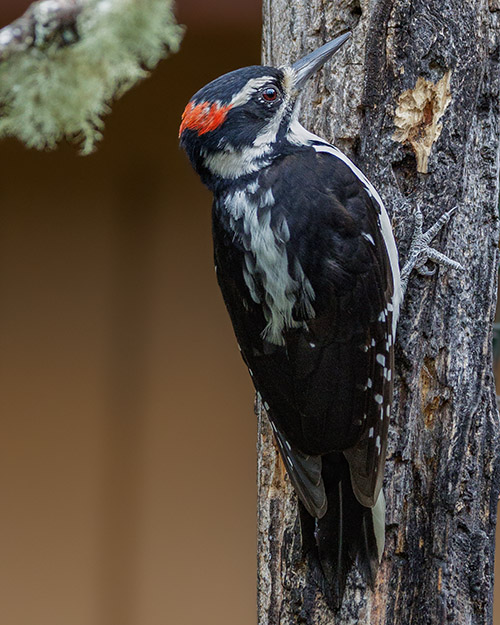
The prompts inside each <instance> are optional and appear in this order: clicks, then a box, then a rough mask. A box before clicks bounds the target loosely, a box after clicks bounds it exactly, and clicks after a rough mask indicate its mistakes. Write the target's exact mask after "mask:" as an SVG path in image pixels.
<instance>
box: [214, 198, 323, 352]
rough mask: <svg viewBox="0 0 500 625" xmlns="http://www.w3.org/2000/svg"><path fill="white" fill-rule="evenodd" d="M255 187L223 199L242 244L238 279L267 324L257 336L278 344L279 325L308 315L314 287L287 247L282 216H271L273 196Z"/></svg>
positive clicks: (298, 323) (294, 323) (290, 325)
mask: <svg viewBox="0 0 500 625" xmlns="http://www.w3.org/2000/svg"><path fill="white" fill-rule="evenodd" d="M256 190H257V189H256V187H253V188H247V189H245V190H243V191H236V192H234V193H232V194H231V195H228V196H227V197H226V198H225V200H224V209H225V211H226V213H227V215H228V217H229V225H230V227H231V229H232V230H233V232H234V236H235V237H236V238H237V239H238V240H239V241H240V242H241V243H242V244H243V248H244V265H243V268H242V271H243V279H244V281H245V284H246V287H247V289H248V292H249V295H250V297H251V299H252V300H253V301H254V302H255V303H256V304H260V305H261V306H262V310H263V313H264V317H265V320H266V322H267V325H266V326H265V328H264V330H263V332H262V338H264V339H265V340H267V341H269V342H270V343H273V344H275V345H283V344H284V338H283V331H284V330H286V329H289V328H297V327H301V326H304V325H305V320H307V319H310V318H313V317H314V315H315V313H314V308H313V305H312V302H313V301H314V290H313V288H312V286H311V283H310V281H309V279H308V278H307V276H306V275H305V274H304V271H303V269H302V266H301V264H300V262H299V260H298V259H297V258H296V257H294V256H292V255H291V254H290V253H289V251H288V249H287V248H288V245H287V244H288V242H289V240H290V230H289V228H288V223H287V221H286V218H285V217H284V216H283V215H281V216H280V217H278V218H277V219H276V218H273V206H274V197H273V194H272V190H271V189H269V190H268V191H266V192H265V193H264V194H261V195H260V196H259V195H257V194H256V193H255V191H256Z"/></svg>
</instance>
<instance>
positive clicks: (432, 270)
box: [415, 265, 437, 277]
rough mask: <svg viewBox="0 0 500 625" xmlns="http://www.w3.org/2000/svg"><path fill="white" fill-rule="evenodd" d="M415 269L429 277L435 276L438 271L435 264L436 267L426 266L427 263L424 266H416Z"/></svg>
mask: <svg viewBox="0 0 500 625" xmlns="http://www.w3.org/2000/svg"><path fill="white" fill-rule="evenodd" d="M415 269H416V270H417V272H418V273H419V274H420V275H421V276H426V277H428V276H433V275H434V274H435V273H436V269H437V267H436V266H435V265H434V267H426V266H425V265H423V266H422V267H415Z"/></svg>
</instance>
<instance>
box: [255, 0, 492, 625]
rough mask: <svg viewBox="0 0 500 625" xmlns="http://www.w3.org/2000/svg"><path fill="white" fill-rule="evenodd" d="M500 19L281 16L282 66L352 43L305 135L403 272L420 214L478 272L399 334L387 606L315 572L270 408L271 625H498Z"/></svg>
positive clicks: (273, 58)
mask: <svg viewBox="0 0 500 625" xmlns="http://www.w3.org/2000/svg"><path fill="white" fill-rule="evenodd" d="M498 11H500V2H499V0H490V2H489V4H488V2H486V1H485V0H479V1H478V2H469V1H468V0H430V1H429V0H417V1H416V2H415V1H413V2H411V3H408V2H406V1H405V0H373V1H371V2H367V0H362V1H361V6H360V2H359V0H341V1H340V2H338V3H325V2H323V1H322V0H274V1H272V0H265V2H264V39H263V62H264V63H265V64H272V65H281V64H284V63H287V62H291V61H294V60H296V59H297V58H299V57H300V56H301V55H303V54H305V53H307V52H309V51H311V50H313V49H314V48H316V47H318V46H319V45H321V44H322V43H324V42H326V41H327V40H329V39H331V38H332V37H333V36H334V35H335V34H337V33H338V32H339V31H341V30H343V29H345V28H346V27H348V28H351V29H353V32H354V34H353V37H352V39H351V41H350V43H348V44H346V45H345V47H344V49H343V50H342V51H341V52H339V53H338V54H337V55H336V56H335V57H334V59H333V61H332V62H330V63H329V64H328V65H327V66H326V68H325V69H324V70H323V71H322V72H320V73H319V74H318V76H317V77H316V78H314V79H312V80H311V81H310V84H309V85H308V86H307V91H306V93H305V94H304V96H303V108H302V116H301V119H302V122H303V123H304V125H305V126H306V127H307V128H309V129H310V130H313V131H314V132H316V133H317V134H319V135H320V136H323V137H324V138H326V139H328V140H331V141H332V142H334V143H336V145H337V146H338V147H340V148H341V149H342V150H344V151H345V152H346V153H347V154H348V155H349V156H350V157H351V158H352V159H353V160H354V161H355V162H356V164H357V165H358V166H359V167H360V168H361V169H362V170H363V171H364V172H365V173H366V174H367V176H368V177H369V178H370V179H371V181H372V182H373V183H374V184H375V186H376V187H377V188H378V190H379V192H380V194H381V196H382V198H383V200H384V201H385V203H386V206H387V209H388V211H389V214H390V216H391V218H392V222H393V227H394V230H395V236H396V239H397V241H398V245H399V251H400V258H401V261H404V259H405V256H406V252H407V249H408V245H409V241H410V237H411V231H412V227H413V221H414V219H413V214H414V211H415V208H416V207H417V206H419V207H420V208H421V210H422V212H423V214H424V225H431V224H432V223H434V222H435V221H436V220H437V218H438V217H439V216H440V215H441V214H442V213H444V212H445V211H447V210H449V209H450V208H452V207H454V206H456V207H457V210H456V212H455V214H454V215H453V217H452V218H451V221H450V223H449V225H448V226H447V227H445V230H444V232H443V233H442V234H441V235H440V236H438V238H437V240H436V241H435V242H434V245H435V246H436V248H437V249H439V250H440V251H442V252H444V253H445V254H447V255H448V256H449V257H450V258H453V259H456V260H458V261H460V262H461V263H462V264H463V265H464V271H463V272H458V271H455V270H444V269H443V268H440V269H438V270H437V272H436V274H435V275H434V276H432V277H421V276H417V275H416V274H413V276H412V278H411V279H410V285H409V289H408V292H407V295H406V300H405V303H404V306H403V309H402V315H401V320H400V324H399V327H398V345H397V350H396V368H397V375H396V390H395V406H394V409H393V417H392V422H391V427H390V439H389V449H388V457H387V465H386V472H385V486H384V489H385V494H386V499H387V516H386V549H385V555H384V558H383V561H382V564H381V567H380V570H379V574H378V577H377V582H376V588H375V591H374V592H371V591H370V590H369V589H367V588H365V586H364V584H363V582H362V580H361V577H360V575H359V573H358V572H357V571H356V570H353V572H352V573H351V575H350V578H349V582H348V586H347V590H346V594H345V597H344V601H343V605H342V608H341V610H340V611H339V612H338V613H337V614H333V613H332V612H330V611H329V610H328V608H327V607H326V605H325V603H324V601H323V599H322V597H321V595H320V593H319V591H318V590H317V588H316V587H315V585H314V582H313V581H312V579H311V577H310V572H309V570H308V567H307V563H306V562H304V561H303V559H302V554H301V549H300V531H299V522H298V518H297V502H296V497H295V495H294V493H293V491H292V488H291V486H290V483H289V480H288V478H287V476H286V475H285V471H284V469H283V467H282V465H281V461H280V460H279V458H278V453H277V451H276V449H275V447H274V444H273V439H272V434H271V431H270V428H269V425H268V421H267V418H266V415H265V412H264V411H263V409H262V408H261V407H260V406H257V408H258V410H257V412H258V413H259V416H260V419H259V446H258V447H259V462H258V477H259V500H258V505H259V516H258V524H259V527H258V529H259V535H258V536H259V557H258V613H259V625H278V624H280V625H297V624H298V623H302V624H307V625H313V624H314V625H320V624H326V623H328V624H340V623H341V624H342V625H344V624H354V623H356V624H357V623H359V624H361V625H364V624H368V623H369V624H370V625H417V624H418V625H420V624H422V625H424V624H425V625H434V624H441V623H453V624H454V625H460V624H465V623H467V624H476V623H491V622H492V603H493V559H494V536H495V523H496V509H497V500H498V494H499V490H500V472H499V466H500V465H499V447H500V445H499V442H500V437H499V420H498V412H497V407H496V403H495V390H494V380H493V374H492V354H491V339H492V321H493V317H494V312H495V300H496V286H497V269H498V256H497V244H498V235H499V230H498V211H497V205H498V177H499V162H498V157H499V110H498V109H499V82H500V68H499V36H498V33H499V19H500V12H498ZM401 264H403V263H402V262H401Z"/></svg>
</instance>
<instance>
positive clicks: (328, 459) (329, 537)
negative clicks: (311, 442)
mask: <svg viewBox="0 0 500 625" xmlns="http://www.w3.org/2000/svg"><path fill="white" fill-rule="evenodd" d="M322 477H323V481H324V483H325V491H326V495H327V500H328V508H327V511H326V513H325V515H324V516H323V517H322V518H320V519H315V518H313V517H311V515H310V514H309V513H308V512H307V511H306V510H305V508H304V507H303V506H302V505H301V525H302V541H303V547H304V551H305V554H306V556H307V557H308V559H309V561H310V564H311V568H312V570H313V575H314V577H315V579H316V581H317V583H318V585H319V586H320V589H321V591H322V593H323V595H324V596H325V597H326V599H327V601H328V603H329V604H330V607H331V608H333V609H334V610H338V609H339V608H340V605H341V603H342V597H343V594H344V589H345V585H346V581H347V575H348V573H349V571H350V569H351V567H352V565H353V564H354V563H355V562H356V563H357V566H358V569H359V571H360V572H361V574H362V576H363V578H364V579H365V581H366V583H367V584H369V585H370V586H371V587H372V588H373V586H374V583H375V576H376V573H377V568H378V565H379V562H380V558H381V556H382V551H383V548H384V529H385V527H384V526H385V502H384V495H383V492H382V491H381V492H380V495H379V497H378V500H377V503H376V505H375V507H374V508H367V507H365V506H362V505H361V504H360V503H359V501H358V500H357V499H356V496H355V495H354V492H353V489H352V486H351V477H350V473H349V465H348V463H347V460H346V459H345V458H344V456H343V454H340V453H339V454H337V453H332V454H329V455H327V456H323V469H322Z"/></svg>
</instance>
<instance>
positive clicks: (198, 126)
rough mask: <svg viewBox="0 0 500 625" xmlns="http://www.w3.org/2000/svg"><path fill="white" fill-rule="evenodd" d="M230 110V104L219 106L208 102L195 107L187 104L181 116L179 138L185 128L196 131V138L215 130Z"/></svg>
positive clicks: (191, 103) (190, 103)
mask: <svg viewBox="0 0 500 625" xmlns="http://www.w3.org/2000/svg"><path fill="white" fill-rule="evenodd" d="M230 108H231V104H228V105H227V106H221V105H220V104H217V103H215V104H210V102H201V103H200V104H197V105H196V106H195V105H194V103H193V102H189V104H188V105H187V106H186V108H185V109H184V113H183V114H182V123H181V127H180V128H179V137H180V136H181V135H182V133H183V132H184V130H186V128H189V129H190V130H197V131H198V136H199V135H202V134H204V133H205V132H210V131H211V130H215V129H216V128H218V127H219V126H220V125H221V124H222V122H223V121H224V120H225V119H226V115H227V112H228V111H229V109H230Z"/></svg>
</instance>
